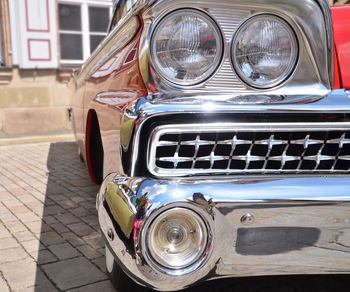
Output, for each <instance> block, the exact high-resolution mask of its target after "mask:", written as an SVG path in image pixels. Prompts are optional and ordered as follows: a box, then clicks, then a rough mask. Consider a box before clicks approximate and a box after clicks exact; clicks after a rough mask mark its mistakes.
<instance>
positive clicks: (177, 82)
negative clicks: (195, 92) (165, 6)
mask: <svg viewBox="0 0 350 292" xmlns="http://www.w3.org/2000/svg"><path fill="white" fill-rule="evenodd" d="M183 12H187V13H193V14H196V15H197V16H199V17H201V18H202V19H203V20H205V21H206V22H207V23H208V24H210V25H211V27H212V29H213V31H215V35H216V37H217V43H216V44H217V53H216V56H215V58H214V61H213V62H212V65H211V67H210V69H209V70H207V71H206V72H205V73H204V74H202V75H200V77H198V78H196V79H193V80H192V81H191V80H181V79H175V78H172V77H171V76H169V75H167V74H166V72H165V70H163V69H162V66H161V65H160V62H159V61H158V57H157V56H156V45H155V42H156V40H157V36H158V35H159V32H160V31H161V26H162V25H164V24H165V23H166V22H167V21H169V20H170V19H171V18H172V17H174V16H176V15H178V14H181V13H183ZM224 48H225V46H224V37H223V33H222V31H221V28H220V26H219V25H218V24H217V23H216V21H215V20H214V19H213V18H212V17H211V16H210V15H208V14H207V13H205V12H203V11H202V10H198V9H195V8H182V9H177V10H173V11H170V12H168V13H167V14H165V15H162V17H161V18H160V19H159V20H158V21H156V23H155V26H154V29H153V30H152V33H151V36H150V49H149V50H150V57H151V64H152V68H153V69H154V71H155V72H156V73H157V74H158V75H159V76H161V77H162V78H163V79H164V80H165V81H166V82H167V83H169V84H170V85H171V86H175V87H182V88H187V87H191V86H197V85H199V84H203V83H205V82H206V81H207V80H208V79H210V78H211V77H212V76H213V75H214V74H215V72H216V71H217V70H218V68H219V67H220V65H221V63H222V61H223V57H224Z"/></svg>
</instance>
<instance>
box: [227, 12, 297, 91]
mask: <svg viewBox="0 0 350 292" xmlns="http://www.w3.org/2000/svg"><path fill="white" fill-rule="evenodd" d="M261 19H267V20H273V21H275V22H277V23H278V24H280V25H282V27H283V28H284V30H285V31H286V32H287V34H288V36H289V37H290V40H291V43H292V47H291V51H292V52H291V60H290V62H289V65H288V67H287V69H286V70H285V71H284V72H283V73H282V74H280V76H278V77H277V78H275V79H273V80H272V81H271V82H268V83H266V84H262V83H259V82H255V81H254V80H252V79H251V78H249V77H248V76H246V75H245V74H244V72H243V71H242V70H241V68H239V65H238V64H237V55H236V54H237V51H236V50H235V47H236V45H237V42H238V39H239V37H240V36H241V33H242V32H243V31H244V30H245V29H246V28H247V27H248V26H249V25H251V24H252V23H254V22H256V21H259V20H261ZM230 56H231V64H232V66H233V69H234V71H235V72H236V74H237V76H238V77H239V78H240V79H241V80H242V81H243V82H244V83H245V84H246V85H247V86H249V87H251V88H253V89H261V90H264V89H271V88H274V87H277V86H279V85H281V84H283V83H285V82H286V81H287V80H288V79H289V78H290V77H291V75H292V74H293V72H294V70H295V68H296V66H297V64H298V59H299V41H298V38H297V35H296V33H295V31H294V30H293V28H292V27H291V26H290V25H289V23H288V22H287V21H285V20H284V19H283V18H281V17H279V16H277V15H274V14H257V15H253V16H251V17H250V18H248V19H246V20H245V21H244V22H243V23H242V24H241V25H240V26H239V28H238V29H237V30H236V31H235V33H234V35H233V38H232V41H231V47H230Z"/></svg>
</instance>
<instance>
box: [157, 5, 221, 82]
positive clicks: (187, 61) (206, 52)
mask: <svg viewBox="0 0 350 292" xmlns="http://www.w3.org/2000/svg"><path fill="white" fill-rule="evenodd" d="M222 54H223V39H222V35H221V32H220V30H219V28H218V26H217V25H216V23H215V22H214V21H213V20H212V19H211V18H210V17H209V16H208V15H206V14H205V13H203V12H201V11H199V10H195V9H180V10H176V11H174V12H171V13H170V14H168V15H166V16H165V17H164V18H163V19H162V20H161V21H160V22H159V23H158V24H157V26H156V28H155V30H154V32H153V35H152V39H151V56H152V61H153V64H154V69H155V70H156V71H157V72H158V73H159V74H160V75H161V76H162V77H163V78H165V79H167V80H168V81H170V82H172V83H174V84H177V85H185V86H188V85H196V84H198V83H201V82H202V81H204V80H206V79H207V78H208V77H209V76H211V75H212V74H213V73H214V71H215V70H216V69H217V68H218V66H219V64H220V62H221V60H222Z"/></svg>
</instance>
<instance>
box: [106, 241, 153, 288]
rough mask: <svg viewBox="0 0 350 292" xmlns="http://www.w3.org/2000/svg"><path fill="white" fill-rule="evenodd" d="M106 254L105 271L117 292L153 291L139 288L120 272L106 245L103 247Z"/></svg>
mask: <svg viewBox="0 0 350 292" xmlns="http://www.w3.org/2000/svg"><path fill="white" fill-rule="evenodd" d="M105 253H106V270H107V274H108V277H109V279H110V280H111V281H112V283H113V285H114V287H115V288H116V289H117V291H118V292H150V291H153V290H151V289H148V288H146V287H143V286H140V285H138V284H137V283H135V282H134V281H133V280H131V279H130V278H129V277H128V276H127V275H126V274H125V273H124V271H123V270H122V268H121V267H120V266H119V265H118V264H117V263H116V262H115V260H114V257H113V255H112V253H111V252H110V250H109V248H108V247H107V245H105Z"/></svg>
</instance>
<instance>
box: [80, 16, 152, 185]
mask: <svg viewBox="0 0 350 292" xmlns="http://www.w3.org/2000/svg"><path fill="white" fill-rule="evenodd" d="M141 30H142V24H141V22H140V23H139V28H138V30H137V32H136V34H135V35H134V37H133V38H132V40H131V42H129V44H127V45H126V46H125V47H124V48H122V49H121V50H119V51H117V52H116V54H115V55H114V56H113V57H112V58H110V59H109V60H108V61H107V62H106V63H105V64H103V65H102V66H101V67H99V68H98V69H97V70H95V72H94V73H93V74H91V76H89V78H87V79H85V80H83V81H82V82H81V84H80V86H79V84H77V85H78V86H77V90H76V93H75V96H74V99H73V100H74V101H73V103H74V104H73V107H74V121H75V122H74V123H75V132H76V139H77V141H78V145H79V147H81V149H82V154H83V157H84V159H85V162H86V166H87V169H88V172H89V176H90V178H91V180H92V181H93V182H95V183H96V182H98V180H97V178H96V173H94V170H93V167H92V163H91V157H92V155H94V154H93V153H91V151H90V145H91V141H92V139H94V138H95V137H93V133H92V132H91V128H92V123H93V122H94V118H97V120H98V123H99V127H100V133H101V138H102V145H103V151H104V157H108V159H106V160H105V161H104V165H103V168H104V173H105V174H108V173H110V172H112V171H120V172H123V170H122V169H120V166H121V163H120V159H121V158H120V151H119V149H120V139H119V137H120V121H121V118H122V115H123V112H124V109H125V107H126V106H127V105H128V104H129V103H130V102H132V101H133V100H135V99H138V98H140V97H144V96H147V90H146V89H145V85H144V83H143V80H142V77H141V74H140V70H139V67H138V49H139V40H140V32H141ZM85 71H86V69H85ZM85 71H84V68H83V69H82V71H81V72H80V74H84V73H85Z"/></svg>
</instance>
